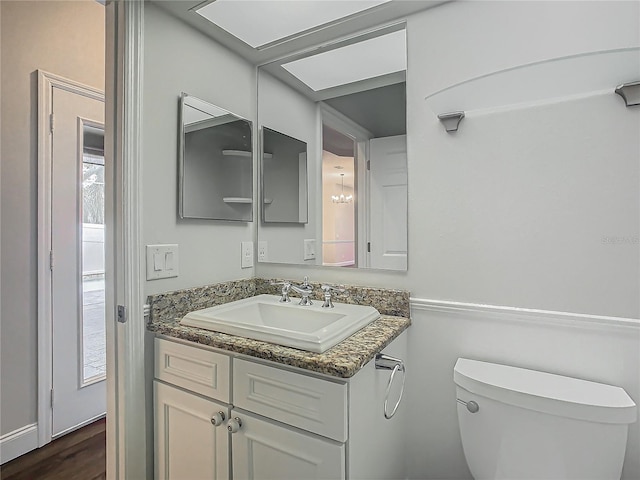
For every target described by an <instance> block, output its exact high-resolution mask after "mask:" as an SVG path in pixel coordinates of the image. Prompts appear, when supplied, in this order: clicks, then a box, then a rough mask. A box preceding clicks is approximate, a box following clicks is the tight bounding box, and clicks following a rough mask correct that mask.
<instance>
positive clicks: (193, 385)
mask: <svg viewBox="0 0 640 480" xmlns="http://www.w3.org/2000/svg"><path fill="white" fill-rule="evenodd" d="M155 354H156V357H155V377H156V378H157V379H159V380H163V381H165V382H167V383H172V384H174V385H177V386H179V387H182V388H185V389H187V390H191V391H193V392H196V393H199V394H201V395H205V396H207V397H211V398H215V399H218V400H221V401H223V402H226V403H228V402H229V365H230V359H229V357H228V356H226V355H222V354H220V353H216V352H210V351H208V350H203V349H201V348H197V347H193V346H190V345H182V344H180V343H175V342H170V341H168V340H163V339H161V338H156V339H155Z"/></svg>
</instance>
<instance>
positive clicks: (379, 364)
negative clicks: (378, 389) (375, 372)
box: [376, 353, 406, 420]
mask: <svg viewBox="0 0 640 480" xmlns="http://www.w3.org/2000/svg"><path fill="white" fill-rule="evenodd" d="M376 369H383V370H391V375H390V376H389V383H387V389H386V392H385V396H384V418H386V419H387V420H389V419H390V418H392V417H393V416H394V415H395V414H396V412H397V411H398V407H399V406H400V402H402V395H403V394H404V381H405V377H406V375H405V368H404V362H403V361H402V360H401V359H399V358H395V357H392V356H390V355H385V354H383V353H379V354H377V355H376ZM398 372H402V385H401V387H400V395H399V396H398V400H397V401H396V404H395V405H394V406H393V409H392V410H391V413H389V393H391V385H393V380H394V379H395V376H396V373H398Z"/></svg>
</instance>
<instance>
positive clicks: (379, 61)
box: [282, 30, 407, 91]
mask: <svg viewBox="0 0 640 480" xmlns="http://www.w3.org/2000/svg"><path fill="white" fill-rule="evenodd" d="M406 43H407V37H406V32H405V30H399V31H397V32H393V33H389V34H387V35H382V36H380V37H376V38H372V39H370V40H365V41H363V42H358V43H354V44H352V45H347V46H346V47H341V48H336V49H335V50H329V51H327V52H323V53H319V54H317V55H312V56H310V57H306V58H302V59H300V60H295V61H293V62H289V63H285V64H283V65H282V67H283V68H285V69H286V70H287V71H289V73H291V74H292V75H294V76H295V77H297V78H298V79H299V80H300V81H302V82H303V83H304V84H306V85H307V86H309V88H311V89H313V90H315V91H318V90H324V89H326V88H331V87H337V86H339V85H345V84H348V83H352V82H357V81H360V80H366V79H368V78H374V77H379V76H381V75H386V74H389V73H396V72H403V71H405V70H406V69H407V56H406Z"/></svg>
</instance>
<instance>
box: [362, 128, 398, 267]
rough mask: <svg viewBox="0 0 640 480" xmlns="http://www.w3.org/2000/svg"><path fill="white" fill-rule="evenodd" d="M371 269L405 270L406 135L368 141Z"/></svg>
mask: <svg viewBox="0 0 640 480" xmlns="http://www.w3.org/2000/svg"><path fill="white" fill-rule="evenodd" d="M369 160H370V172H369V180H370V183H369V187H370V190H369V207H370V208H369V225H370V232H369V250H370V266H371V268H382V269H391V270H406V269H407V179H408V176H407V136H406V135H397V136H394V137H384V138H373V139H371V140H370V142H369Z"/></svg>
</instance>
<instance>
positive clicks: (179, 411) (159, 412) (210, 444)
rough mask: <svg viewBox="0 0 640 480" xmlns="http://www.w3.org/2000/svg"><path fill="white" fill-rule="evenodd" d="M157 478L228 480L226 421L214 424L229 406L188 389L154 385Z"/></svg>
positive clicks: (225, 414) (226, 416) (227, 411)
mask: <svg viewBox="0 0 640 480" xmlns="http://www.w3.org/2000/svg"><path fill="white" fill-rule="evenodd" d="M154 399H155V416H156V419H155V428H156V431H155V435H156V449H155V450H156V478H158V479H176V480H179V479H196V478H207V479H215V480H228V479H229V478H230V477H229V438H228V437H229V436H228V432H227V426H226V422H225V421H222V422H220V424H219V425H212V419H215V418H216V415H218V416H219V417H220V418H221V414H220V412H222V413H223V414H224V417H225V419H226V418H229V407H228V406H227V405H224V404H221V403H218V402H215V401H213V400H210V399H206V398H203V397H200V396H199V395H194V394H192V393H188V392H185V391H184V390H181V389H178V388H176V387H172V386H170V385H166V384H164V383H161V382H158V381H155V382H154Z"/></svg>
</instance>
